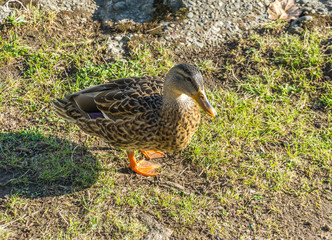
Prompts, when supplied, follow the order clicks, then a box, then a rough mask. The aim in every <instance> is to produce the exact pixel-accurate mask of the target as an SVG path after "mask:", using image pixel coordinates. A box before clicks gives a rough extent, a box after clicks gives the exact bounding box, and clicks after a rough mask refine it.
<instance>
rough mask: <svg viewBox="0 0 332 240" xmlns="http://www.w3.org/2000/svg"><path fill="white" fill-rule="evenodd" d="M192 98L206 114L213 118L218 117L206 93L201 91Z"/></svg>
mask: <svg viewBox="0 0 332 240" xmlns="http://www.w3.org/2000/svg"><path fill="white" fill-rule="evenodd" d="M192 98H193V99H195V101H196V102H197V103H198V105H199V106H200V107H201V108H202V109H203V111H204V112H205V113H207V114H208V115H210V116H212V117H215V116H217V112H216V110H214V108H213V107H212V105H211V103H210V102H209V100H208V99H207V97H206V95H205V93H204V91H202V90H201V89H199V90H198V93H197V94H194V95H192Z"/></svg>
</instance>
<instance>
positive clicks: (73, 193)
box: [0, 8, 332, 239]
mask: <svg viewBox="0 0 332 240" xmlns="http://www.w3.org/2000/svg"><path fill="white" fill-rule="evenodd" d="M82 14H83V13H81V12H78V13H69V12H66V13H61V14H56V13H54V12H47V11H39V10H37V9H35V8H31V9H30V10H27V11H26V12H17V13H16V14H15V15H12V17H10V18H9V19H8V21H7V22H6V23H5V24H4V25H2V26H1V33H0V42H1V44H0V72H1V84H0V102H1V104H0V128H1V131H0V163H1V165H0V238H3V239H35V238H41V239H55V238H56V239H92V238H95V239H111V238H114V239H254V238H257V239H328V238H329V237H328V236H330V235H331V231H332V230H331V227H332V213H331V209H332V203H331V201H332V196H331V173H332V171H331V156H332V154H331V149H332V140H331V137H332V132H331V126H330V125H331V119H332V115H331V110H332V92H331V90H332V82H331V81H332V80H331V79H332V76H331V64H332V60H331V37H332V34H331V30H330V29H331V18H329V17H318V16H316V17H315V22H314V23H313V24H311V25H308V26H307V28H306V29H304V30H303V32H302V33H299V34H291V33H288V31H287V29H288V23H284V22H277V23H273V24H267V25H264V26H262V27H261V28H259V29H256V30H255V32H254V33H253V34H252V36H249V37H248V38H246V39H240V40H236V39H234V40H233V41H231V42H227V43H225V44H224V45H219V46H216V47H214V48H205V49H183V50H182V51H180V52H177V53H174V52H173V51H172V49H174V48H173V46H172V45H170V46H165V45H161V44H159V43H158V36H155V35H153V36H151V35H148V34H140V33H139V34H138V35H137V37H136V38H133V39H131V41H129V42H128V43H127V44H126V47H127V51H128V53H127V55H126V56H125V58H124V59H116V58H115V57H114V56H112V54H111V52H110V51H108V49H107V43H106V42H107V41H106V39H107V38H108V36H109V35H111V34H113V33H112V31H118V30H117V29H113V30H112V29H105V28H104V27H103V26H102V25H101V24H99V23H97V22H93V21H92V20H88V21H87V22H82V21H81V20H80V17H79V16H80V15H82ZM83 15H84V14H83ZM21 16H23V17H21ZM179 62H190V63H192V64H195V65H196V66H198V67H199V68H200V69H201V71H202V72H203V75H204V78H205V86H206V88H207V94H208V97H209V99H210V100H211V102H212V104H213V105H214V106H215V108H216V110H217V112H218V114H219V115H218V117H217V118H215V119H211V118H209V117H208V116H204V117H203V119H202V124H201V126H200V128H199V130H198V132H197V133H196V135H195V136H194V137H193V139H192V142H191V144H190V145H189V147H188V148H187V149H185V150H183V151H181V152H177V153H167V157H166V158H163V159H158V160H157V162H159V163H160V164H161V165H162V172H161V174H160V175H159V176H157V177H143V176H140V175H137V174H135V173H133V172H132V171H131V170H130V169H128V167H127V166H128V160H127V159H126V154H125V152H124V151H122V150H121V149H114V148H112V146H109V145H107V144H106V143H105V142H103V141H102V140H100V139H98V138H95V137H90V136H87V135H86V134H84V133H83V132H82V131H80V130H79V129H78V128H77V127H76V126H73V125H71V124H70V123H67V122H65V121H63V120H60V119H59V118H58V117H57V116H56V115H55V114H54V112H53V110H52V107H51V101H52V100H53V99H54V98H55V97H63V96H64V95H66V94H68V93H70V92H73V91H78V90H80V89H82V88H85V87H88V86H92V85H95V84H98V83H101V82H106V81H108V80H109V79H116V78H120V77H126V76H141V75H147V74H149V75H158V76H163V75H164V74H165V73H166V72H167V70H168V69H169V68H170V67H171V66H173V65H174V64H176V63H179ZM137 154H138V155H139V153H137ZM141 157H142V156H141Z"/></svg>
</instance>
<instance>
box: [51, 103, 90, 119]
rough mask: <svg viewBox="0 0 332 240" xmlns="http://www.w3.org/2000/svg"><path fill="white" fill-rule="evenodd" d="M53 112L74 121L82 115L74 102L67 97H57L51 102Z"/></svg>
mask: <svg viewBox="0 0 332 240" xmlns="http://www.w3.org/2000/svg"><path fill="white" fill-rule="evenodd" d="M53 107H54V109H55V112H56V113H57V114H58V115H59V116H60V117H62V118H63V119H65V120H67V121H70V122H76V121H77V120H78V119H79V118H81V117H83V115H84V114H83V113H82V112H81V111H80V110H79V109H78V108H77V107H75V106H74V103H73V102H71V101H68V100H67V99H58V98H57V100H56V101H54V102H53Z"/></svg>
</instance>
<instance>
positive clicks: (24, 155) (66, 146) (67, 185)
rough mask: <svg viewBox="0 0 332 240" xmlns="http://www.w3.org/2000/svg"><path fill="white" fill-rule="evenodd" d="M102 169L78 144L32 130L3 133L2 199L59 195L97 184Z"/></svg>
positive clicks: (0, 136) (0, 156) (0, 154)
mask: <svg viewBox="0 0 332 240" xmlns="http://www.w3.org/2000/svg"><path fill="white" fill-rule="evenodd" d="M99 169H101V167H100V164H99V162H98V161H97V159H96V157H95V156H94V155H92V154H91V153H90V152H89V151H87V150H86V149H85V148H84V147H82V146H79V145H77V144H76V143H73V142H70V141H67V140H64V139H59V138H56V137H44V136H42V135H41V134H38V133H31V131H21V132H0V198H4V197H8V196H10V195H12V194H20V195H24V196H25V197H29V198H38V197H45V196H58V195H64V194H68V193H71V192H74V191H79V190H82V189H85V188H88V187H90V186H91V185H93V184H94V183H95V182H96V181H97V179H98V173H99Z"/></svg>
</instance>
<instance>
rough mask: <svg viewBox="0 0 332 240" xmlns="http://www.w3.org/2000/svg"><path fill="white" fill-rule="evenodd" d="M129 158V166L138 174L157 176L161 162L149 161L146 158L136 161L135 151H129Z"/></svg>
mask: <svg viewBox="0 0 332 240" xmlns="http://www.w3.org/2000/svg"><path fill="white" fill-rule="evenodd" d="M127 154H128V158H129V161H130V165H129V167H130V168H131V169H132V170H133V171H134V172H137V173H138V174H141V175H143V176H156V175H157V174H158V173H159V172H158V169H159V168H160V165H159V164H156V163H153V162H149V161H146V160H141V161H138V162H136V160H135V156H134V152H127Z"/></svg>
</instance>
